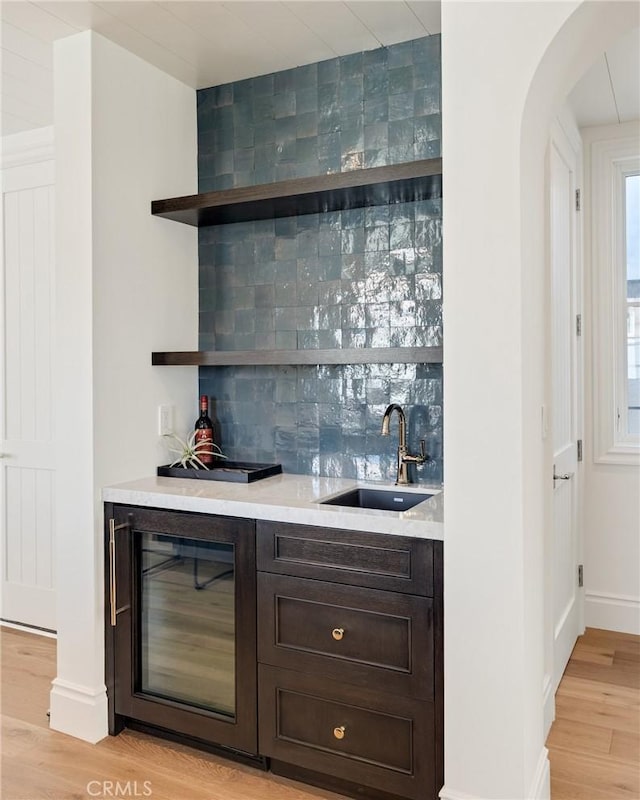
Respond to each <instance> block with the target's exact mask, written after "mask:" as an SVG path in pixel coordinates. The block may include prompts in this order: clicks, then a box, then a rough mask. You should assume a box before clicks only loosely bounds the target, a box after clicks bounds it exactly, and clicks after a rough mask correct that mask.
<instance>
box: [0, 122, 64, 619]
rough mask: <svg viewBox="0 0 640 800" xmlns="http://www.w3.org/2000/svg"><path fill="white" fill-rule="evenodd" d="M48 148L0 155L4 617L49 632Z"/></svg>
mask: <svg viewBox="0 0 640 800" xmlns="http://www.w3.org/2000/svg"><path fill="white" fill-rule="evenodd" d="M10 138H11V139H12V140H15V137H10ZM3 145H4V142H3ZM49 150H50V151H51V152H50V153H49V160H46V161H39V162H38V163H24V162H25V161H28V160H29V153H31V152H33V148H29V149H28V151H27V153H25V154H24V155H23V156H21V157H16V156H14V157H12V158H10V157H8V155H7V152H6V148H4V147H3V169H2V234H3V272H4V280H3V282H2V285H3V286H4V292H3V296H2V312H3V319H4V326H3V330H2V334H1V335H2V356H3V358H2V369H1V370H0V374H1V378H0V382H1V383H2V408H1V412H2V413H1V421H0V426H1V438H2V441H1V443H0V452H1V454H2V458H0V534H1V538H2V556H1V558H2V606H1V608H0V615H1V617H2V619H3V620H5V621H9V622H17V623H21V624H24V625H30V626H34V627H38V628H44V629H47V630H55V627H56V609H55V606H56V603H55V592H54V562H55V558H54V537H55V531H54V503H55V496H54V486H55V482H54V477H55V473H54V468H55V454H54V443H53V440H54V419H53V393H52V377H53V364H52V355H53V336H54V330H53V310H54V305H53V303H54V294H53V293H54V268H53V267H54V261H53V259H54V249H53V213H54V209H53V181H54V164H53V160H52V159H51V154H52V150H51V147H50V148H49ZM39 157H40V158H42V150H40V151H39ZM7 161H8V162H9V164H11V166H7Z"/></svg>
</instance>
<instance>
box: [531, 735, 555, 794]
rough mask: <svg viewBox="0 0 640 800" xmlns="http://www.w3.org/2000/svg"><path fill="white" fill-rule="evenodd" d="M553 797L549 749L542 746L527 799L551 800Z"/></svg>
mask: <svg viewBox="0 0 640 800" xmlns="http://www.w3.org/2000/svg"><path fill="white" fill-rule="evenodd" d="M550 797H551V769H550V764H549V751H548V750H547V748H546V747H543V748H542V751H541V753H540V757H539V759H538V766H537V767H536V772H535V775H534V776H533V781H532V782H531V788H530V789H529V794H528V795H527V800H549V798H550Z"/></svg>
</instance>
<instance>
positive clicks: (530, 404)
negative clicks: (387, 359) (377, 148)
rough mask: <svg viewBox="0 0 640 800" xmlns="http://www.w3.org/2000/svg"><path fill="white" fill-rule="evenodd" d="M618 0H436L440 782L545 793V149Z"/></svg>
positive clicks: (626, 15) (617, 12) (457, 789)
mask: <svg viewBox="0 0 640 800" xmlns="http://www.w3.org/2000/svg"><path fill="white" fill-rule="evenodd" d="M637 16H638V9H637V6H636V5H635V4H632V3H626V2H622V3H615V2H614V3H609V2H602V3H582V4H581V3H575V2H574V3H559V4H556V3H499V2H496V3H447V2H445V3H444V4H443V12H442V54H443V154H444V173H445V197H444V230H445V233H444V263H445V264H446V267H445V299H444V325H445V332H446V333H445V348H444V363H445V370H444V372H445V395H446V404H447V409H446V415H445V465H446V466H445V469H446V473H445V485H446V492H445V503H446V508H445V524H446V528H445V608H446V611H445V788H444V790H443V793H442V797H443V798H447V799H450V800H454V798H455V799H457V798H461V797H469V798H509V800H514V798H520V797H523V798H524V797H545V796H548V793H549V773H548V760H547V757H546V749H545V748H544V741H543V724H542V680H543V650H544V640H545V631H544V619H543V598H542V587H543V576H544V570H545V564H544V554H543V531H544V529H545V524H546V522H547V520H546V516H545V508H546V507H547V506H546V496H547V493H548V484H549V481H548V474H547V473H548V466H549V465H548V464H547V458H546V454H545V443H544V440H543V436H542V431H541V420H540V418H541V409H542V406H543V404H544V401H545V400H544V398H545V394H544V387H545V357H544V356H545V352H544V292H545V287H544V263H545V252H544V208H545V204H544V155H545V147H546V143H547V135H548V130H549V122H550V120H551V118H552V115H553V112H554V108H555V106H556V104H557V103H558V102H559V101H560V100H562V99H563V98H564V97H565V95H566V94H567V91H568V90H569V89H570V88H571V86H572V85H573V84H574V83H575V81H576V79H577V78H578V77H579V76H580V75H581V74H582V73H583V72H584V71H585V69H586V68H587V66H588V65H589V63H590V61H591V60H592V58H593V54H594V51H597V50H601V49H604V48H605V47H606V45H607V44H608V42H610V41H611V40H613V39H615V38H616V37H617V36H618V35H620V34H621V33H622V32H623V31H624V30H626V29H628V28H630V27H633V26H636V25H637V24H638V21H637Z"/></svg>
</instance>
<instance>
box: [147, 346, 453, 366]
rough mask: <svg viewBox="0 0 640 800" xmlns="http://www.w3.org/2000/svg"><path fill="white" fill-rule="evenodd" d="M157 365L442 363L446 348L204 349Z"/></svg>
mask: <svg viewBox="0 0 640 800" xmlns="http://www.w3.org/2000/svg"><path fill="white" fill-rule="evenodd" d="M151 363H152V364H153V366H166V367H168V366H174V367H186V366H193V367H221V366H270V365H295V364H310V365H314V364H440V363H442V347H369V348H350V349H346V348H345V349H343V350H338V349H336V350H235V351H234V350H224V351H216V350H200V351H183V352H170V353H152V354H151Z"/></svg>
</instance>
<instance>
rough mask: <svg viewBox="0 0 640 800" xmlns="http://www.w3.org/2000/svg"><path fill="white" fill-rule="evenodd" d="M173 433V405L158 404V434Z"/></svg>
mask: <svg viewBox="0 0 640 800" xmlns="http://www.w3.org/2000/svg"><path fill="white" fill-rule="evenodd" d="M168 433H173V406H172V405H161V406H158V435H159V436H165V435H166V434H168Z"/></svg>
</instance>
